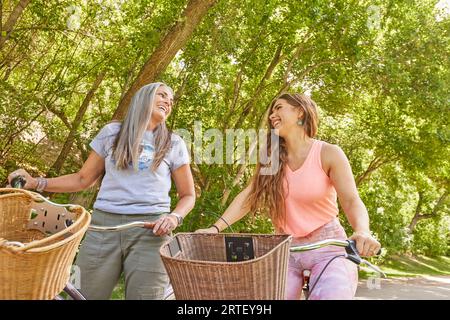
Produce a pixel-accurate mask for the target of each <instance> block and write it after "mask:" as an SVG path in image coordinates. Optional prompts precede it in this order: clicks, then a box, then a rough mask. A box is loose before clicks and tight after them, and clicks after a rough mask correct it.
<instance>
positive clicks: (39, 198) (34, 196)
mask: <svg viewBox="0 0 450 320" xmlns="http://www.w3.org/2000/svg"><path fill="white" fill-rule="evenodd" d="M6 192H14V193H23V194H25V195H27V196H29V197H30V198H32V199H33V200H34V201H37V202H42V201H46V200H47V199H46V198H44V197H43V196H41V195H40V194H39V193H36V192H32V191H28V190H25V189H18V188H0V193H6ZM47 201H48V200H47Z"/></svg>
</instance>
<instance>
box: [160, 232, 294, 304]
mask: <svg viewBox="0 0 450 320" xmlns="http://www.w3.org/2000/svg"><path fill="white" fill-rule="evenodd" d="M230 237H231V238H233V237H234V238H237V239H239V238H241V237H242V238H246V239H247V240H249V241H251V242H252V246H253V254H254V256H253V257H252V258H250V259H248V260H243V261H239V262H233V261H230V259H229V258H230V256H229V251H227V249H226V246H229V247H230ZM290 242H291V236H289V235H262V234H229V233H228V234H202V233H179V234H177V235H176V236H175V237H174V238H173V239H172V240H171V241H169V242H167V243H166V244H164V245H163V246H162V247H161V249H160V255H161V258H162V260H163V263H164V266H165V268H166V270H167V273H168V275H169V278H170V281H171V284H172V287H173V291H174V294H175V298H176V299H181V300H283V299H284V297H285V284H286V274H287V265H288V257H289V245H290ZM235 243H236V242H235ZM231 245H232V244H231ZM234 250H237V252H239V250H240V253H241V254H242V252H243V250H244V255H245V248H243V247H242V246H241V247H239V246H236V248H235V249H234Z"/></svg>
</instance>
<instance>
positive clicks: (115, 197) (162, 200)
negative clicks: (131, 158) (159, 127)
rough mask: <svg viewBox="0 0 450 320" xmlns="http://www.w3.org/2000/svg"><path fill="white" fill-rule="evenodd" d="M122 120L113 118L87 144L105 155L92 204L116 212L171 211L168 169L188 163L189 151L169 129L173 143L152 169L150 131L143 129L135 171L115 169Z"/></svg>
mask: <svg viewBox="0 0 450 320" xmlns="http://www.w3.org/2000/svg"><path fill="white" fill-rule="evenodd" d="M120 126H121V124H120V123H118V122H115V123H114V122H113V123H109V124H107V125H106V126H105V127H103V128H102V130H100V132H99V133H98V135H97V136H96V137H95V138H94V140H92V142H91V143H90V146H91V147H92V149H93V150H94V151H95V152H97V153H98V154H99V155H100V156H101V157H103V158H104V159H105V176H104V177H103V181H102V184H101V186H100V190H99V192H98V195H97V199H96V201H95V203H94V208H95V209H99V210H102V211H107V212H111V213H118V214H142V213H147V214H148V213H161V212H170V197H169V191H170V188H171V184H172V180H171V172H172V171H174V170H176V169H178V168H179V167H181V166H182V165H184V164H189V162H190V160H189V153H188V151H187V147H186V144H185V143H184V141H183V139H182V138H181V137H180V136H178V135H176V134H173V133H172V139H171V141H172V147H171V149H170V150H169V151H168V152H167V154H166V155H165V157H164V159H163V161H162V162H161V164H160V165H159V167H158V168H157V169H156V170H155V171H152V170H151V166H152V163H153V157H154V153H155V146H154V138H153V132H151V131H146V132H145V134H144V138H143V140H142V143H141V150H142V151H141V153H140V155H139V165H138V171H135V170H134V169H133V167H132V166H131V164H130V166H129V168H128V169H125V170H117V169H116V166H115V161H114V159H113V158H112V147H113V144H114V140H115V138H116V136H117V134H118V133H119V130H120Z"/></svg>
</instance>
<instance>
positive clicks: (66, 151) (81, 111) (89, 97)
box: [47, 71, 106, 176]
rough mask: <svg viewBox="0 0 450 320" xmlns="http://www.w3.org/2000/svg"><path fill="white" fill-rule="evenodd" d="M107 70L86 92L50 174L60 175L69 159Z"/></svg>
mask: <svg viewBox="0 0 450 320" xmlns="http://www.w3.org/2000/svg"><path fill="white" fill-rule="evenodd" d="M105 74H106V71H102V72H100V73H99V75H98V76H97V78H96V79H95V81H94V84H93V85H92V88H91V89H90V90H89V92H88V93H87V94H86V97H85V98H84V100H83V103H82V104H81V107H80V109H79V110H78V112H77V115H76V117H75V120H74V121H73V122H72V125H71V128H70V132H69V135H68V136H67V139H66V142H65V143H64V146H63V147H62V150H61V152H60V154H59V156H58V158H57V159H56V161H55V162H54V163H53V165H52V166H51V168H50V169H49V171H48V172H47V175H48V176H58V175H59V173H60V172H61V168H62V166H63V164H64V162H65V161H66V159H67V156H68V155H69V152H70V150H71V149H72V145H73V142H74V140H75V135H76V133H77V130H78V127H79V126H80V124H81V122H82V120H83V117H84V114H85V113H86V110H87V108H88V106H89V103H90V102H91V100H92V98H93V97H94V94H95V91H97V89H98V87H99V86H100V83H101V82H102V81H103V79H104V77H105Z"/></svg>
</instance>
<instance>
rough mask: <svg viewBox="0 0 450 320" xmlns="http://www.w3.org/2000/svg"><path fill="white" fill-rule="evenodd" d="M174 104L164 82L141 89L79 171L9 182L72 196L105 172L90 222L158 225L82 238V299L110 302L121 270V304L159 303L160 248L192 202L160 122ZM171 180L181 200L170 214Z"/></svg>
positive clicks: (178, 154) (181, 152)
mask: <svg viewBox="0 0 450 320" xmlns="http://www.w3.org/2000/svg"><path fill="white" fill-rule="evenodd" d="M172 103H173V91H172V89H171V88H170V87H168V86H167V85H166V84H164V83H151V84H148V85H145V86H144V87H142V88H141V89H139V90H138V91H137V92H136V94H135V95H134V96H133V99H132V101H131V104H130V107H129V109H128V113H127V115H126V117H125V119H124V120H123V122H111V123H109V124H107V125H106V126H105V127H103V128H102V129H101V130H100V132H99V133H98V135H97V136H96V137H95V138H94V140H93V141H92V142H91V144H90V146H91V147H92V149H93V150H92V151H91V153H90V155H89V157H88V159H87V160H86V162H85V163H84V164H83V166H82V168H81V169H80V171H79V172H77V173H73V174H68V175H64V176H60V177H56V178H51V179H45V178H41V177H39V178H33V177H31V176H30V175H29V174H28V173H27V172H26V171H25V170H23V169H19V170H16V171H14V172H12V173H11V174H10V175H9V177H8V180H9V181H10V182H11V180H12V178H13V177H15V176H17V175H22V176H24V177H25V180H26V184H25V186H24V187H25V188H26V189H35V190H37V191H38V192H42V191H47V192H77V191H80V190H83V189H86V188H88V187H90V186H92V185H93V184H94V183H95V182H96V181H97V180H98V179H99V178H100V177H101V176H102V175H104V177H103V179H102V183H101V186H100V190H99V192H98V195H97V198H96V201H95V203H94V212H93V214H92V224H95V225H102V226H113V225H118V224H123V223H128V222H133V221H143V220H144V221H150V222H155V223H156V224H155V227H154V228H153V232H151V231H149V230H147V229H141V228H133V229H129V230H126V231H120V232H108V233H104V232H98V231H88V232H87V233H86V237H85V239H84V241H83V243H82V245H81V248H80V252H79V254H78V256H77V260H76V265H77V266H78V267H79V268H80V271H81V275H80V280H81V290H80V291H81V292H82V293H83V295H84V296H85V297H86V298H87V299H109V298H110V296H111V293H112V291H113V289H114V287H115V286H116V284H117V282H118V280H119V278H120V276H121V274H122V273H123V274H124V278H125V297H126V299H161V298H163V295H164V289H165V288H166V286H167V284H168V282H169V279H168V276H167V274H166V271H165V268H164V265H163V264H162V261H161V258H160V256H159V248H160V246H161V245H162V244H163V243H164V242H165V241H167V240H168V238H169V237H170V233H171V231H172V230H174V229H175V228H176V227H177V226H179V225H180V224H181V223H182V221H183V218H184V216H186V215H187V214H188V212H189V211H191V210H192V208H193V207H194V203H195V191H194V182H193V178H192V173H191V170H190V166H189V154H188V150H187V148H186V145H185V143H184V141H183V140H182V139H181V137H179V136H177V135H175V134H173V133H171V132H170V131H169V130H168V129H167V127H166V125H165V121H166V118H167V117H168V116H169V114H170V112H171V110H172ZM171 178H173V180H174V182H175V186H176V189H177V193H178V197H179V200H178V202H177V204H176V206H175V208H174V210H173V211H171V210H170V202H171V201H170V200H171V199H170V197H169V191H170V189H171Z"/></svg>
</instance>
